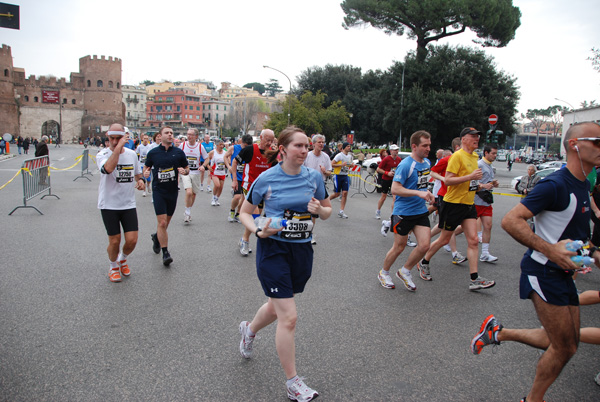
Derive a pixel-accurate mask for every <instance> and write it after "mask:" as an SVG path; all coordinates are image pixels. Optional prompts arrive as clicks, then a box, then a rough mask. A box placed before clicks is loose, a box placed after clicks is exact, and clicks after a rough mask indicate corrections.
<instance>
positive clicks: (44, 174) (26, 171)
mask: <svg viewBox="0 0 600 402" xmlns="http://www.w3.org/2000/svg"><path fill="white" fill-rule="evenodd" d="M49 167H50V158H49V157H48V156H47V155H46V156H40V157H39V158H34V159H27V160H25V161H23V165H22V166H21V176H23V205H19V206H18V207H15V209H13V210H12V211H11V212H10V214H9V215H12V214H13V212H15V211H16V210H17V209H19V208H33V209H35V210H36V211H38V212H39V213H40V215H44V214H43V213H42V211H40V210H39V209H37V208H36V207H34V206H32V205H27V201H29V200H31V199H32V198H35V197H37V196H38V195H40V194H42V193H45V192H46V191H47V192H48V194H44V195H43V196H42V199H43V198H44V197H48V196H53V197H56V198H58V199H59V200H60V197H59V196H57V195H56V194H52V186H51V185H50V173H49Z"/></svg>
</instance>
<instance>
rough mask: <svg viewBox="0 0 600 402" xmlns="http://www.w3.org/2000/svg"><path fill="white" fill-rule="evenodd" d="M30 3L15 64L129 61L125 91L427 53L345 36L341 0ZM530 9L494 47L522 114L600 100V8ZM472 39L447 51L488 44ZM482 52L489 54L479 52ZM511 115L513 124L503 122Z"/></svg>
mask: <svg viewBox="0 0 600 402" xmlns="http://www.w3.org/2000/svg"><path fill="white" fill-rule="evenodd" d="M2 1H3V2H7V3H11V4H18V5H20V6H21V29H20V30H19V31H17V30H12V29H5V28H0V33H1V36H0V38H1V39H0V41H1V42H2V43H4V44H7V45H9V46H11V47H12V55H13V62H14V66H15V67H22V68H24V69H25V73H26V76H29V75H31V74H35V75H36V76H39V75H48V74H51V75H55V76H57V77H66V78H67V79H68V78H69V74H70V73H71V72H77V71H78V70H79V58H80V57H83V56H86V55H106V56H114V57H118V58H121V59H122V60H123V65H122V66H123V78H122V79H123V84H138V83H139V82H140V81H143V80H146V79H149V80H152V81H161V80H163V79H168V80H172V81H186V80H193V79H205V80H208V81H212V82H213V83H215V84H216V85H217V86H218V87H220V83H221V82H222V81H229V82H231V83H233V84H236V85H240V86H241V85H244V84H246V83H248V82H261V83H265V82H268V80H269V79H270V78H275V79H278V80H279V82H280V84H281V86H282V87H283V88H284V89H286V90H287V88H288V87H289V83H288V81H287V79H286V78H285V77H284V76H283V75H281V74H279V73H278V72H276V71H273V70H268V69H264V68H263V65H268V66H272V67H274V68H276V69H278V70H281V71H283V72H284V73H285V74H287V75H288V76H289V77H290V79H291V80H292V86H293V85H295V78H296V76H298V75H299V74H300V73H301V72H302V71H304V70H305V69H306V68H308V67H312V66H324V65H326V64H328V63H329V64H334V65H335V64H348V65H352V66H355V67H361V68H362V71H363V73H364V72H366V71H368V70H370V69H372V70H375V69H380V70H386V69H387V68H389V67H390V66H391V64H392V63H393V62H394V61H396V60H399V61H401V60H403V59H404V57H405V55H406V53H407V52H408V51H410V50H413V49H415V48H416V43H415V42H414V41H411V40H409V39H407V38H406V37H405V36H404V37H399V36H387V35H385V34H384V33H383V32H382V31H380V30H377V29H375V28H372V27H368V28H352V29H350V30H344V29H343V28H342V21H343V16H344V14H343V12H342V9H341V8H340V2H341V0H303V1H287V0H254V1H248V0H221V1H215V0H211V1H204V0H199V1H198V0H196V1H191V0H190V1H182V0H171V1H155V0H144V1H142V0H120V1H117V0H103V1H97V0H87V1H81V0H44V1H40V0H23V1H17V0H12V1H11V0H2ZM513 4H514V5H516V6H517V7H519V8H520V9H521V13H522V17H521V27H520V28H519V29H518V30H517V33H516V38H515V39H514V40H513V41H512V42H510V43H509V44H508V46H507V47H505V48H502V49H496V48H486V49H485V51H486V52H487V54H489V55H491V56H493V57H494V59H495V61H496V64H497V66H498V68H499V69H501V70H503V71H505V72H506V73H508V74H511V75H514V76H516V77H517V78H518V80H517V84H518V85H519V86H520V90H521V100H520V102H519V105H518V109H519V111H521V112H525V111H526V110H527V109H529V108H543V107H547V106H550V105H554V104H560V102H558V101H556V100H555V98H559V99H562V100H565V101H566V102H569V103H570V104H572V105H573V106H575V107H579V106H580V103H581V102H582V101H584V100H586V101H591V100H596V101H597V102H599V103H600V73H598V72H596V71H594V70H593V69H592V65H591V62H590V61H588V60H586V58H587V57H589V56H591V54H592V53H591V48H592V47H596V48H600V23H599V21H600V6H599V5H598V1H597V0H569V1H564V0H513ZM473 38H474V35H473V34H471V33H465V34H461V35H457V36H454V37H451V38H447V39H444V40H442V41H440V42H438V43H450V44H453V45H456V44H462V45H472V46H475V47H477V45H475V44H473V43H472V42H471V39H473ZM478 48H479V47H478ZM500 118H502V117H500Z"/></svg>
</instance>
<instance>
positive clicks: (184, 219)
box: [183, 214, 192, 223]
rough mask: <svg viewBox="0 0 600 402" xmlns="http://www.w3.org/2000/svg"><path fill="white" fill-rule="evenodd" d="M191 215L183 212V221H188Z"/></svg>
mask: <svg viewBox="0 0 600 402" xmlns="http://www.w3.org/2000/svg"><path fill="white" fill-rule="evenodd" d="M191 220H192V217H191V216H190V215H188V214H183V223H190V221H191Z"/></svg>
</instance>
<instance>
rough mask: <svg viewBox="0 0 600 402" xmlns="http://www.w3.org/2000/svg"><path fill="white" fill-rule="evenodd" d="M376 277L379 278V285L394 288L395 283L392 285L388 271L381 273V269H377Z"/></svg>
mask: <svg viewBox="0 0 600 402" xmlns="http://www.w3.org/2000/svg"><path fill="white" fill-rule="evenodd" d="M377 278H378V279H379V283H381V286H383V287H384V288H386V289H396V285H394V282H393V281H392V277H391V275H390V274H389V272H388V273H387V274H384V273H383V269H382V270H381V271H379V275H377Z"/></svg>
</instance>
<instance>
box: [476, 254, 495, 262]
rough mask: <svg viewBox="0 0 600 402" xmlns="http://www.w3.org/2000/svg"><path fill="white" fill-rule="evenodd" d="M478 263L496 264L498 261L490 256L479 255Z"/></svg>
mask: <svg viewBox="0 0 600 402" xmlns="http://www.w3.org/2000/svg"><path fill="white" fill-rule="evenodd" d="M479 261H482V262H496V261H498V257H495V256H493V255H491V254H489V253H488V254H481V257H479Z"/></svg>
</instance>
